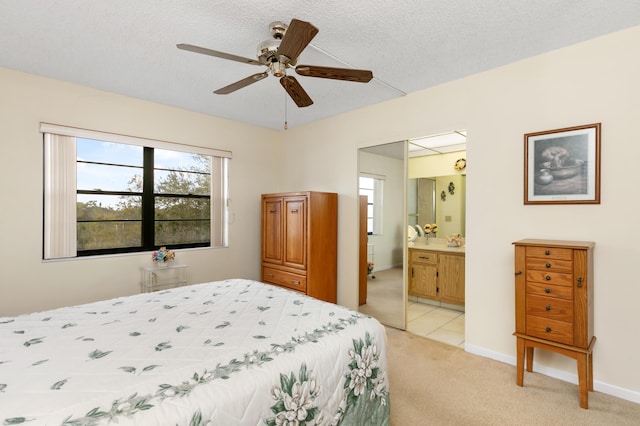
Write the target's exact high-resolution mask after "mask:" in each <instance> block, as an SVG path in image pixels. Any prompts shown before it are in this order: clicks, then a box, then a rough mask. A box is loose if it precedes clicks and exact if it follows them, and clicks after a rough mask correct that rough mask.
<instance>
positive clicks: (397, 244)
mask: <svg viewBox="0 0 640 426" xmlns="http://www.w3.org/2000/svg"><path fill="white" fill-rule="evenodd" d="M406 158H407V142H406V141H400V142H393V143H388V144H382V145H376V146H371V147H365V148H361V149H360V150H359V153H358V171H359V193H360V199H361V204H360V208H359V210H360V213H361V215H360V222H361V231H360V246H359V247H360V255H361V256H360V263H361V265H360V298H359V299H360V300H359V304H360V307H359V310H360V311H361V312H363V313H365V314H367V315H370V316H372V317H374V318H376V319H377V320H378V321H380V322H381V323H383V324H385V325H388V326H391V327H395V328H399V329H402V330H404V329H405V307H406V299H407V291H406V282H405V281H406V273H405V269H404V268H405V247H406V244H407V237H406V236H407V222H406V208H405V205H406V202H405V200H406V198H405V197H406V196H405V194H406V190H405V187H406V176H407V168H406V164H407V161H406Z"/></svg>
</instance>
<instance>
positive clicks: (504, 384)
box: [363, 327, 640, 426]
mask: <svg viewBox="0 0 640 426" xmlns="http://www.w3.org/2000/svg"><path fill="white" fill-rule="evenodd" d="M387 339H388V358H389V381H390V394H389V395H390V402H391V425H392V426H405V425H410V426H419V425H640V404H636V403H633V402H630V401H626V400H623V399H619V398H615V397H612V396H609V395H605V394H603V393H599V392H589V409H588V410H585V409H582V408H580V406H579V398H578V387H577V385H574V384H571V383H567V382H563V381H561V380H558V379H554V378H551V377H548V376H544V375H542V374H539V373H527V372H525V376H524V387H519V386H516V383H515V381H516V369H515V367H514V366H513V365H508V364H505V363H502V362H498V361H494V360H491V359H488V358H484V357H480V356H477V355H472V354H469V353H466V352H464V350H463V349H461V348H456V347H454V346H449V345H446V344H443V343H439V342H435V341H432V340H429V339H426V338H424V337H420V336H416V335H414V334H411V333H408V332H404V331H400V330H397V329H394V328H390V327H387ZM514 345H515V341H514ZM596 356H597V355H596ZM596 380H597V375H596ZM364 424H366V423H363V425H364Z"/></svg>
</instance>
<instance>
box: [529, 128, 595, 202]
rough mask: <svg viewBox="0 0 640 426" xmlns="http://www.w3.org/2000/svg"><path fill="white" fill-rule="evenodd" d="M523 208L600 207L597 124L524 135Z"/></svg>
mask: <svg viewBox="0 0 640 426" xmlns="http://www.w3.org/2000/svg"><path fill="white" fill-rule="evenodd" d="M524 204H600V123H595V124H587V125H584V126H576V127H567V128H564V129H556V130H546V131H543V132H535V133H527V134H525V135H524Z"/></svg>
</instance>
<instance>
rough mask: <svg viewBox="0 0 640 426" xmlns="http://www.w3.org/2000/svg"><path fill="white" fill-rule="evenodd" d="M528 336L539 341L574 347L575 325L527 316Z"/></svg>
mask: <svg viewBox="0 0 640 426" xmlns="http://www.w3.org/2000/svg"><path fill="white" fill-rule="evenodd" d="M526 321H527V334H528V335H529V336H533V337H537V338H539V339H545V340H551V341H554V342H558V343H564V344H565V345H573V324H572V323H570V322H564V321H556V320H552V319H547V318H540V317H536V316H533V315H527V319H526Z"/></svg>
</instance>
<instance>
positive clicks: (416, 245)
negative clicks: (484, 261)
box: [408, 242, 465, 253]
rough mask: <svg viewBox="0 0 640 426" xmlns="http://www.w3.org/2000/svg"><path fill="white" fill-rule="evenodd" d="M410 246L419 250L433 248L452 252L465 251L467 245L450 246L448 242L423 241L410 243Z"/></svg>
mask: <svg viewBox="0 0 640 426" xmlns="http://www.w3.org/2000/svg"><path fill="white" fill-rule="evenodd" d="M408 247H409V248H410V249H419V250H432V251H446V252H450V253H464V252H465V247H464V246H462V247H449V246H448V245H447V244H446V243H444V244H441V243H430V244H422V243H416V242H413V243H409V244H408Z"/></svg>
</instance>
